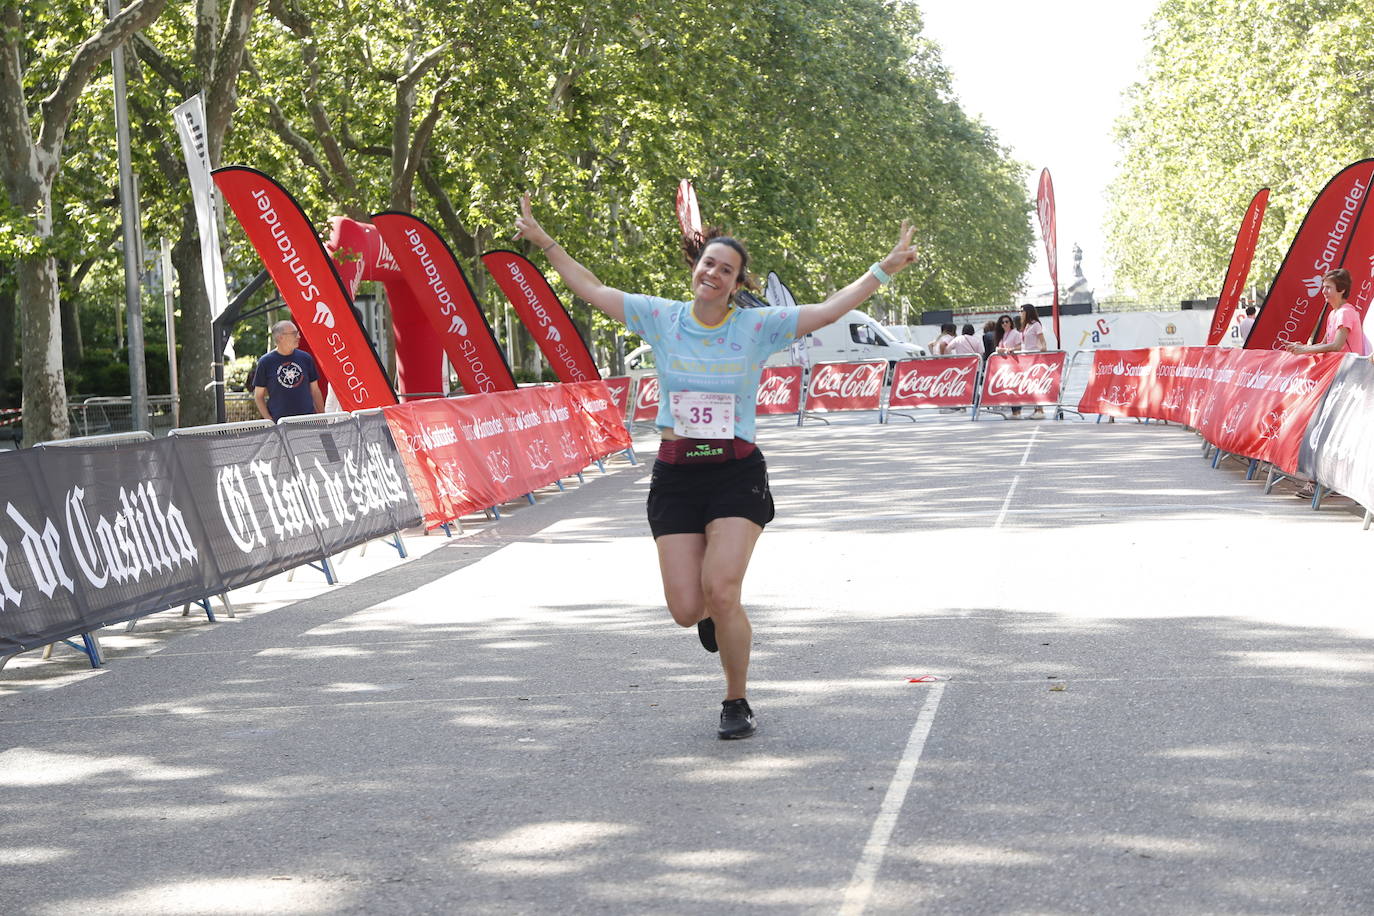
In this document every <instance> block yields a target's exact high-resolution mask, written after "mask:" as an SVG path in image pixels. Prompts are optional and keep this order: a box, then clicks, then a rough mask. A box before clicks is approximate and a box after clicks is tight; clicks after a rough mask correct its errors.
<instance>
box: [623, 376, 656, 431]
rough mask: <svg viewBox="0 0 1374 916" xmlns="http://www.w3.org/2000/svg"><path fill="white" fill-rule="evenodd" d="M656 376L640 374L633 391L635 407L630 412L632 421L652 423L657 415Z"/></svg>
mask: <svg viewBox="0 0 1374 916" xmlns="http://www.w3.org/2000/svg"><path fill="white" fill-rule="evenodd" d="M658 397H659V395H658V376H657V375H641V376H640V377H639V389H638V390H637V391H636V392H635V409H634V412H633V413H631V414H630V421H631V422H633V423H652V422H653V421H654V420H655V419H656V418H657V417H658Z"/></svg>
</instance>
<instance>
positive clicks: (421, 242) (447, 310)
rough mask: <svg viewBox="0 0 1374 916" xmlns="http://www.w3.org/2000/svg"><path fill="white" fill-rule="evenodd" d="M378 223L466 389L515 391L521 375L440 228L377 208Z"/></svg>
mask: <svg viewBox="0 0 1374 916" xmlns="http://www.w3.org/2000/svg"><path fill="white" fill-rule="evenodd" d="M372 222H373V225H375V226H376V227H377V231H378V232H380V233H381V235H382V239H383V240H384V241H385V242H386V245H387V247H388V248H389V249H391V252H392V256H393V257H395V258H396V261H397V263H399V264H400V265H401V272H402V275H403V276H404V277H405V279H406V283H407V285H408V286H409V287H410V291H411V293H412V295H413V296H414V299H415V302H416V304H417V305H418V307H419V309H420V310H421V311H422V312H423V313H424V315H425V317H426V318H427V319H429V324H430V327H431V329H432V330H433V332H434V333H435V334H436V335H437V336H438V338H439V341H440V343H442V344H443V347H444V352H445V353H447V354H448V359H449V363H450V364H452V366H453V369H454V371H455V372H457V373H458V379H459V381H461V382H462V384H463V390H464V391H466V392H467V393H469V394H487V393H490V392H493V391H510V390H512V389H514V388H515V378H514V377H513V376H512V375H511V371H510V366H509V365H507V363H506V357H505V354H504V353H502V352H501V348H500V347H499V346H497V344H496V337H495V335H493V334H492V332H491V326H490V325H489V324H487V318H486V316H485V315H484V314H482V309H481V307H479V306H478V304H477V298H476V297H475V296H474V295H473V293H472V287H471V286H470V285H469V284H468V278H467V276H466V275H465V274H464V273H463V269H462V267H460V266H459V264H458V261H457V260H456V259H455V258H454V257H453V252H452V251H450V250H449V247H448V245H447V244H446V243H445V242H444V240H443V239H442V238H441V237H440V236H439V233H437V232H435V231H434V228H433V227H432V226H430V225H429V224H428V223H426V222H424V221H423V220H421V219H418V218H417V217H414V216H412V215H410V214H409V213H398V212H389V213H376V214H373V216H372Z"/></svg>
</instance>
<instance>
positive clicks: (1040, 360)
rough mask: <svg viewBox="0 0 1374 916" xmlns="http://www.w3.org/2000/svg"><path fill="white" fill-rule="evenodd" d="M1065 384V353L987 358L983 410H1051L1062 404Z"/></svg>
mask: <svg viewBox="0 0 1374 916" xmlns="http://www.w3.org/2000/svg"><path fill="white" fill-rule="evenodd" d="M1063 381H1064V351H1063V350H1049V351H1047V352H1044V353H1012V354H1009V355H1006V356H999V355H997V354H993V355H992V356H990V357H988V368H987V372H986V373H985V374H984V376H983V395H982V398H981V400H980V401H979V404H980V405H981V406H983V407H1051V406H1053V405H1055V404H1057V403H1059V388H1060V385H1061V384H1063Z"/></svg>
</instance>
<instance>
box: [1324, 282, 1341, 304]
mask: <svg viewBox="0 0 1374 916" xmlns="http://www.w3.org/2000/svg"><path fill="white" fill-rule="evenodd" d="M1322 295H1323V296H1325V297H1326V304H1327V305H1331V306H1334V305H1336V304H1337V303H1338V302H1340V301H1341V294H1340V293H1338V292H1336V281H1335V280H1323V281H1322Z"/></svg>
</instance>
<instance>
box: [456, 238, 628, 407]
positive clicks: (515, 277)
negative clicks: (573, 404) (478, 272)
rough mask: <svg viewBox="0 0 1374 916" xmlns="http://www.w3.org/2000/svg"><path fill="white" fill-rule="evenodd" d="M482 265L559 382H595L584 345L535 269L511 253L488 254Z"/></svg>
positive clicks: (520, 256)
mask: <svg viewBox="0 0 1374 916" xmlns="http://www.w3.org/2000/svg"><path fill="white" fill-rule="evenodd" d="M482 263H483V264H485V265H486V268H487V270H489V271H491V275H492V276H493V277H494V278H495V279H496V285H497V286H499V287H501V292H503V293H505V295H506V298H507V299H508V300H510V304H511V305H512V306H513V307H514V308H515V312H516V314H517V315H519V316H520V320H521V321H523V322H524V323H525V328H526V329H527V330H528V331H529V332H530V336H532V337H533V338H534V342H535V343H537V344H539V349H540V350H542V351H543V353H544V357H545V358H546V359H547V360H548V361H549V365H550V366H552V367H553V371H554V374H556V375H557V376H558V380H559V381H562V382H590V381H593V380H595V379H599V378H600V377H601V374H600V373H599V372H597V370H596V362H595V360H593V359H592V354H591V351H589V350H588V349H587V342H586V341H585V340H583V339H582V335H581V333H579V332H578V330H577V327H576V326H575V325H574V324H573V323H572V319H571V318H570V317H568V312H567V309H565V308H563V303H562V302H559V301H558V296H557V295H556V294H555V293H554V291H553V287H551V286H549V281H548V280H546V279H544V275H543V274H542V273H540V271H539V268H537V267H535V266H534V265H533V264H531V263H530V262H529V261H528V260H527V259H526V258H525V257H524V256H523V255H519V254H516V253H515V252H514V251H488V252H487V253H486V254H484V255H482Z"/></svg>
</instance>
